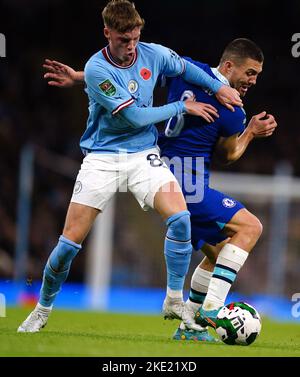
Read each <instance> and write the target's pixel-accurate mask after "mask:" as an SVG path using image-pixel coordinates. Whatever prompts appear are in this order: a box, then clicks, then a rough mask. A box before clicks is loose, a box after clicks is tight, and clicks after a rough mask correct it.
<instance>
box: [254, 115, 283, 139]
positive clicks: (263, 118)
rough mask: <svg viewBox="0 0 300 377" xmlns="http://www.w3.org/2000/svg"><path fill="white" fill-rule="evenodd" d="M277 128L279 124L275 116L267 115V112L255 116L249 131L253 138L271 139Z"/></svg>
mask: <svg viewBox="0 0 300 377" xmlns="http://www.w3.org/2000/svg"><path fill="white" fill-rule="evenodd" d="M276 127H277V122H276V120H275V118H274V116H273V115H271V114H267V113H266V111H263V112H261V113H260V114H257V115H255V116H253V117H252V118H251V120H250V122H249V124H248V127H247V128H248V130H249V131H250V132H251V133H252V135H253V137H255V138H260V137H269V136H271V135H272V134H273V132H274V131H275V129H276Z"/></svg>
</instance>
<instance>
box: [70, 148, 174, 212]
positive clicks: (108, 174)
mask: <svg viewBox="0 0 300 377" xmlns="http://www.w3.org/2000/svg"><path fill="white" fill-rule="evenodd" d="M169 182H177V180H176V178H175V176H174V175H173V174H172V172H171V171H170V170H169V168H168V167H167V165H166V164H165V163H164V162H163V161H162V160H161V159H160V157H159V150H158V149H157V148H153V149H148V150H146V151H142V152H138V153H120V154H102V153H89V154H88V155H87V156H86V157H85V158H84V159H83V162H82V164H81V168H80V170H79V173H78V175H77V178H76V182H75V185H74V190H73V195H72V198H71V202H73V203H79V204H84V205H87V206H89V207H93V208H98V209H100V210H101V211H103V210H104V208H105V206H106V204H107V203H108V201H109V200H110V199H111V197H112V196H113V195H114V194H115V193H116V192H118V191H119V192H127V191H128V190H129V191H131V192H132V193H133V195H134V196H135V198H136V199H137V201H138V202H139V204H140V206H141V207H142V209H143V210H145V211H146V210H148V209H149V208H153V204H154V196H155V194H156V192H157V191H158V190H159V189H160V188H161V187H162V186H164V185H166V184H167V183H169ZM164 189H165V190H166V191H167V190H168V185H167V186H166V188H164Z"/></svg>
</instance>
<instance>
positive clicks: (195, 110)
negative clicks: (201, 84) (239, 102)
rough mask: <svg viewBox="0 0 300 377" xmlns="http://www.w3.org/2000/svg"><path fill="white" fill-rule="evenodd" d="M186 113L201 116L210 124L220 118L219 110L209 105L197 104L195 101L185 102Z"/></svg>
mask: <svg viewBox="0 0 300 377" xmlns="http://www.w3.org/2000/svg"><path fill="white" fill-rule="evenodd" d="M184 105H185V108H186V112H187V113H188V114H190V115H196V116H200V117H202V118H203V119H205V120H206V121H207V122H208V123H211V122H214V121H215V119H214V117H215V118H219V114H218V110H217V109H216V108H215V107H213V106H212V105H210V104H208V103H203V102H195V101H194V100H193V99H188V100H186V101H184Z"/></svg>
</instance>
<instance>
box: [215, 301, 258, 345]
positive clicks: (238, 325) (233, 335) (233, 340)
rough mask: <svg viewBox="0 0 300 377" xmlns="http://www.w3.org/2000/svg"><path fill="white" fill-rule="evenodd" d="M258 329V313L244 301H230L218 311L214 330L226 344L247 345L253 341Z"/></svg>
mask: <svg viewBox="0 0 300 377" xmlns="http://www.w3.org/2000/svg"><path fill="white" fill-rule="evenodd" d="M260 330H261V319H260V315H259V314H258V312H257V310H256V309H255V308H254V307H253V306H251V305H249V304H247V303H245V302H232V303H231V304H228V305H226V306H223V308H222V309H221V310H220V311H219V313H218V316H217V321H216V332H217V334H218V336H219V337H220V339H221V340H222V341H223V342H224V343H226V344H230V345H234V344H238V345H242V346H248V345H249V344H251V343H253V342H254V341H255V339H256V338H257V337H258V335H259V333H260Z"/></svg>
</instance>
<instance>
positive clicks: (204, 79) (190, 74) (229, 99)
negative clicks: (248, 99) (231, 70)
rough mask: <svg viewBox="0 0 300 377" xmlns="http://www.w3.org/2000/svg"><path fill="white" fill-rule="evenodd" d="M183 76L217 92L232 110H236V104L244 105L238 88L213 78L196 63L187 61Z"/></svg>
mask: <svg viewBox="0 0 300 377" xmlns="http://www.w3.org/2000/svg"><path fill="white" fill-rule="evenodd" d="M182 77H183V78H184V79H185V80H186V81H187V82H189V83H191V84H194V85H198V86H201V87H203V88H208V89H210V90H211V91H212V92H213V93H215V95H216V98H217V99H218V101H219V102H220V103H221V104H222V105H224V106H226V107H227V108H228V109H229V110H231V111H234V107H233V106H234V105H235V106H243V102H242V100H241V98H240V94H239V92H238V91H237V90H236V89H233V88H231V87H230V86H228V85H224V84H223V83H221V82H220V81H219V80H217V79H213V78H212V77H211V76H210V75H209V74H208V73H206V72H205V71H204V70H203V69H201V68H200V67H197V66H196V65H195V64H192V63H190V62H188V61H186V62H185V70H184V72H183V74H182Z"/></svg>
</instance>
